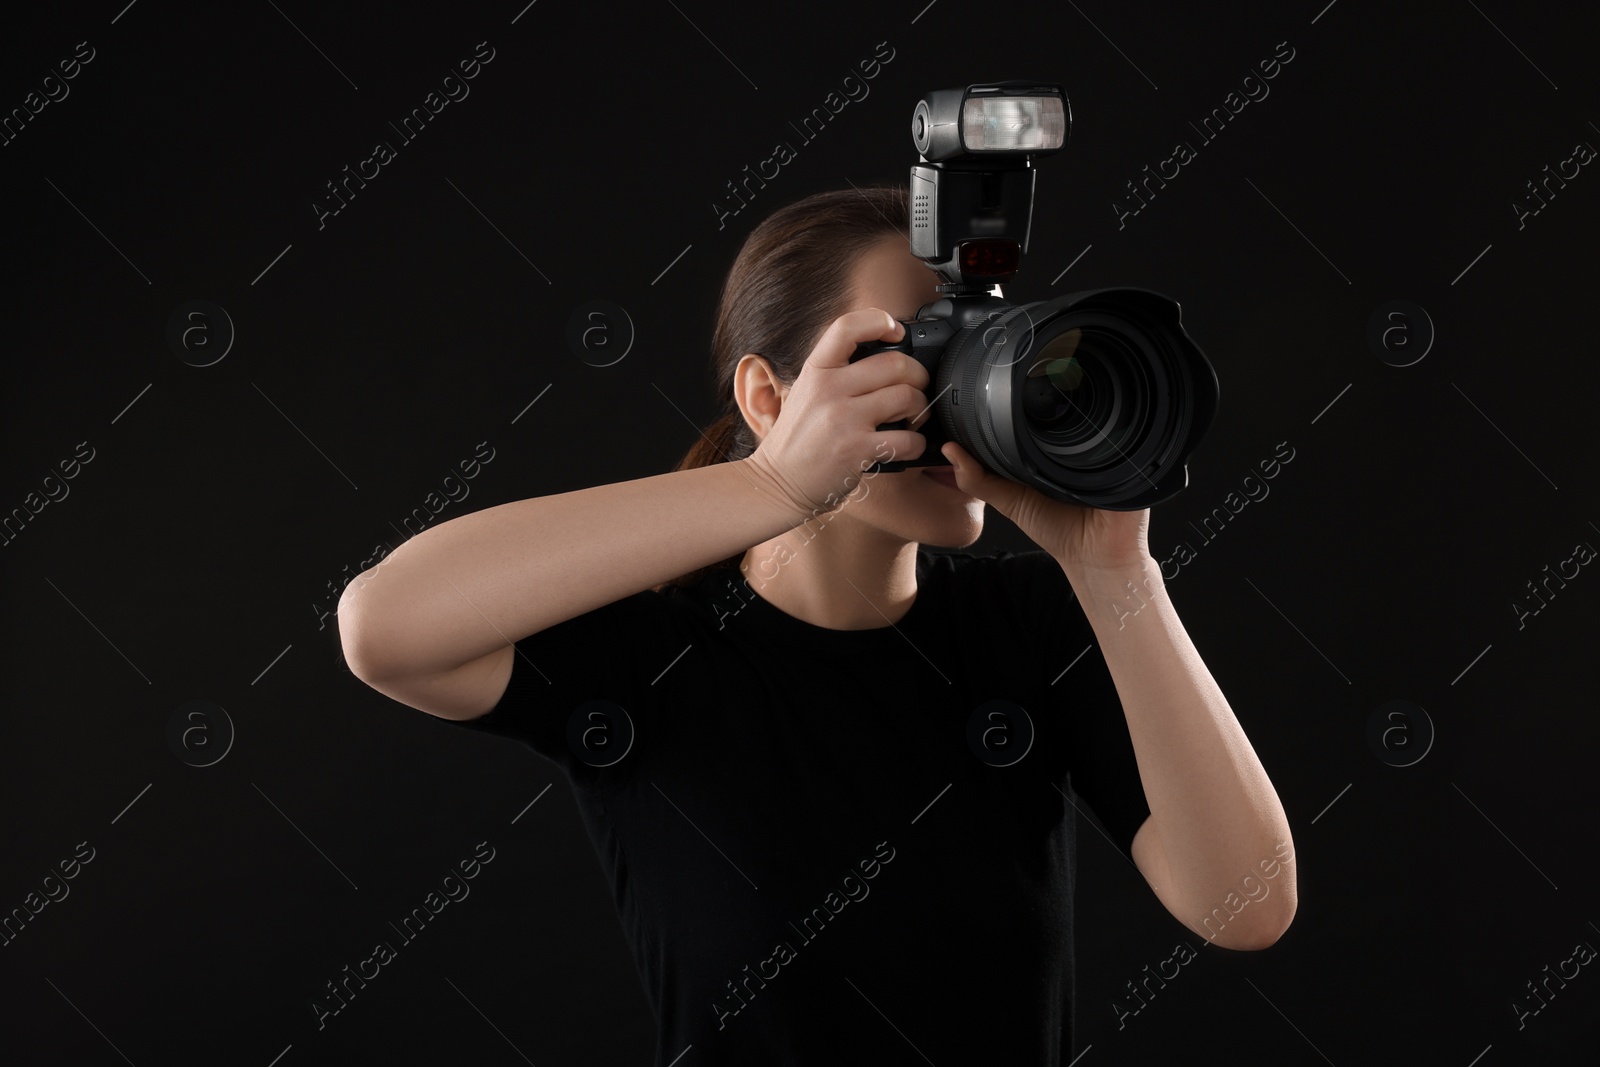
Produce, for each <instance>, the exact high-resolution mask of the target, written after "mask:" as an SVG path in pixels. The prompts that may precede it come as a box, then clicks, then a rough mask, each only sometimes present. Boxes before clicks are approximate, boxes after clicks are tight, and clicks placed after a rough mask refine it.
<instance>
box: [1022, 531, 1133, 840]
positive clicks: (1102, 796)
mask: <svg viewBox="0 0 1600 1067" xmlns="http://www.w3.org/2000/svg"><path fill="white" fill-rule="evenodd" d="M999 560H1000V566H1001V567H1002V568H1003V569H1004V571H1005V573H1007V575H1008V576H1009V577H1010V578H1011V579H1012V582H1011V587H1012V589H1013V590H1014V595H1016V596H1017V597H1018V600H1019V602H1020V603H1021V604H1022V605H1023V606H1024V614H1025V617H1026V619H1027V623H1026V627H1025V629H1026V635H1025V637H1024V641H1025V642H1026V647H1028V648H1029V652H1030V662H1031V663H1033V664H1034V665H1035V668H1036V670H1037V671H1038V679H1037V687H1038V691H1039V692H1040V693H1041V698H1042V700H1043V702H1044V703H1043V705H1042V706H1041V707H1039V709H1038V710H1037V712H1036V713H1035V714H1036V715H1040V716H1049V717H1050V718H1049V720H1048V721H1045V722H1042V723H1040V724H1039V729H1040V730H1041V731H1042V730H1053V729H1057V728H1058V725H1059V729H1060V732H1059V734H1058V741H1059V744H1060V745H1061V748H1062V750H1063V760H1064V764H1065V766H1066V769H1067V772H1068V774H1069V775H1070V781H1071V789H1072V792H1073V793H1075V794H1076V795H1077V796H1078V797H1079V798H1080V799H1081V800H1082V801H1083V802H1085V803H1087V805H1088V807H1089V808H1090V810H1091V811H1093V812H1094V814H1095V816H1096V817H1098V818H1099V820H1100V822H1101V823H1103V824H1104V826H1105V828H1106V831H1107V833H1108V834H1109V836H1110V838H1111V842H1112V843H1113V844H1114V845H1116V847H1117V848H1118V849H1120V850H1121V851H1122V853H1123V855H1125V856H1127V857H1128V858H1129V859H1130V860H1131V859H1132V858H1133V835H1134V834H1135V833H1137V832H1138V829H1139V827H1140V826H1141V825H1143V823H1144V821H1145V819H1147V818H1148V817H1149V816H1150V807H1149V803H1148V802H1147V801H1146V799H1145V795H1144V783H1143V782H1142V781H1141V780H1140V778H1139V765H1138V762H1137V760H1136V759H1135V758H1134V754H1133V739H1132V738H1131V737H1130V736H1129V734H1128V720H1127V716H1126V715H1125V714H1124V713H1123V710H1122V700H1121V698H1120V697H1119V696H1118V695H1117V687H1116V683H1115V682H1113V681H1112V679H1111V670H1110V668H1108V667H1107V666H1106V661H1105V657H1104V656H1103V655H1101V652H1100V646H1099V643H1098V642H1097V641H1096V640H1095V634H1094V630H1093V628H1092V627H1091V626H1090V625H1089V619H1088V616H1087V615H1085V614H1084V611H1083V606H1082V604H1081V603H1080V602H1079V601H1078V597H1077V594H1076V593H1075V591H1074V590H1073V588H1072V583H1071V582H1070V581H1068V580H1067V576H1066V572H1064V571H1063V570H1062V569H1061V565H1060V564H1059V563H1057V562H1056V560H1055V558H1054V557H1053V556H1051V555H1050V553H1048V552H1045V551H1043V550H1038V551H1031V552H1003V553H1000V554H999ZM1030 710H1031V709H1030Z"/></svg>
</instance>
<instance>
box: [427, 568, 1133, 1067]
mask: <svg viewBox="0 0 1600 1067" xmlns="http://www.w3.org/2000/svg"><path fill="white" fill-rule="evenodd" d="M751 584H753V583H746V581H745V579H744V576H743V575H742V574H740V573H739V572H738V571H737V570H736V569H734V568H732V567H721V568H717V569H715V570H713V571H712V572H711V573H710V575H709V576H708V577H706V578H704V579H703V580H702V581H701V582H699V583H698V584H696V585H695V586H692V587H691V588H689V589H677V588H675V587H670V586H669V587H667V588H666V589H664V590H663V591H662V592H660V593H657V592H654V591H652V590H645V591H643V592H640V593H637V594H634V595H633V596H629V597H625V598H623V599H621V600H618V601H616V602H614V603H611V604H608V605H605V606H603V607H601V608H598V609H596V610H594V611H591V612H588V613H586V614H584V615H580V616H578V617H576V618H574V619H570V620H568V621H566V622H564V623H560V624H558V625H556V626H552V627H550V628H548V629H546V630H544V631H542V632H540V633H537V634H534V635H532V636H530V637H528V638H525V639H523V640H521V641H518V642H517V656H516V659H515V665H514V666H513V668H512V671H511V679H510V682H509V684H508V685H507V688H506V692H505V694H504V696H503V697H502V698H501V700H500V702H499V704H497V705H496V706H495V708H494V709H493V710H492V711H490V712H489V713H488V714H486V715H484V716H482V717H480V718H478V719H473V720H466V721H461V722H460V725H462V726H465V727H469V728H472V729H479V730H485V731H488V732H491V733H498V734H503V735H506V736H509V737H513V738H516V739H517V740H519V741H522V742H524V743H526V744H528V745H529V746H531V747H532V748H533V749H534V750H535V751H536V752H538V753H540V754H541V755H544V756H546V757H548V758H550V759H552V760H554V761H555V762H556V763H557V764H559V765H560V766H561V768H562V770H563V772H564V773H565V775H566V777H567V779H568V781H569V782H570V783H571V784H572V787H573V792H574V794H575V795H576V797H577V802H578V805H579V808H580V810H581V812H582V814H583V818H584V821H585V824H586V825H587V828H588V831H589V835H590V838H591V839H592V841H593V842H594V845H595V848H596V851H597V852H598V855H599V858H600V862H601V865H602V868H603V869H604V871H605V873H606V875H607V877H608V878H609V880H610V882H611V886H612V895H613V901H614V903H615V905H616V909H617V913H618V915H619V916H620V918H621V920H622V924H623V928H624V931H625V934H626V937H627V940H628V943H629V945H630V946H631V947H632V950H633V954H634V958H635V960H636V962H637V964H638V967H639V973H640V975H641V977H642V979H643V982H644V986H645V990H646V993H647V995H648V999H649V1002H650V1004H651V1006H652V1008H653V1009H654V1011H655V1015H656V1018H657V1021H658V1024H659V1029H658V1045H657V1057H656V1060H655V1064H656V1067H666V1065H667V1064H669V1063H672V1062H673V1061H674V1060H675V1059H677V1057H679V1055H680V1054H681V1053H684V1052H685V1050H686V1049H688V1048H689V1046H691V1045H692V1046H693V1047H692V1049H689V1051H688V1053H687V1055H683V1057H682V1058H681V1059H677V1065H678V1067H709V1065H721V1064H736V1065H739V1067H749V1065H753V1064H763V1065H765V1064H805V1065H808V1067H809V1065H816V1064H835V1063H839V1062H861V1063H876V1064H883V1065H889V1064H912V1063H918V1064H921V1063H925V1062H927V1061H926V1060H925V1059H924V1056H927V1057H931V1058H932V1059H933V1061H934V1062H937V1063H952V1064H954V1063H1004V1064H1007V1065H1022V1064H1029V1065H1032V1064H1040V1065H1044V1064H1049V1065H1057V1064H1065V1063H1067V1062H1069V1061H1070V1060H1071V1059H1072V1057H1073V1056H1074V1055H1076V1050H1075V1048H1074V1047H1073V1038H1072V1005H1073V921H1074V905H1073V885H1074V875H1075V871H1076V866H1077V860H1076V842H1077V837H1078V834H1079V833H1080V832H1083V833H1094V832H1096V831H1094V830H1093V829H1091V828H1089V827H1087V826H1081V823H1080V821H1079V820H1078V819H1077V818H1076V814H1077V804H1078V803H1079V802H1087V806H1088V807H1089V808H1090V809H1092V811H1093V812H1094V814H1095V815H1097V816H1098V817H1099V818H1100V820H1101V822H1102V823H1103V824H1104V825H1105V827H1106V829H1107V830H1108V831H1109V836H1110V838H1111V840H1112V841H1113V842H1114V843H1115V844H1116V845H1117V847H1118V848H1120V849H1121V850H1122V851H1123V853H1124V854H1126V855H1130V856H1131V845H1132V841H1133V835H1134V832H1135V831H1136V830H1137V829H1138V828H1139V825H1140V824H1141V823H1142V822H1143V821H1144V819H1145V818H1146V816H1148V815H1149V808H1148V807H1147V805H1146V801H1145V796H1144V790H1143V787H1142V785H1141V783H1140V780H1139V774H1138V768H1137V765H1136V763H1135V761H1134V755H1133V746H1132V742H1131V740H1130V738H1129V736H1128V728H1127V721H1126V719H1125V718H1124V716H1123V713H1122V706H1121V703H1120V701H1119V700H1118V697H1117V693H1116V689H1115V686H1114V685H1113V683H1112V680H1111V676H1110V672H1109V671H1108V670H1107V668H1106V665H1105V660H1104V658H1103V657H1102V656H1101V654H1100V650H1099V649H1098V647H1095V644H1094V634H1093V631H1092V630H1091V629H1090V627H1089V622H1088V619H1087V618H1086V617H1085V616H1084V613H1083V609H1082V607H1081V606H1080V605H1079V603H1078V602H1077V600H1076V598H1075V596H1074V594H1073V590H1072V586H1071V584H1070V583H1069V582H1068V581H1067V578H1066V575H1065V574H1064V573H1063V572H1062V570H1061V568H1060V566H1059V565H1058V564H1057V563H1056V562H1055V560H1054V559H1052V558H1051V557H1050V556H1049V554H1048V553H1045V552H1043V551H1030V552H1021V553H1012V552H1003V553H1000V554H999V555H996V556H975V555H972V554H969V553H945V552H940V553H934V552H930V551H928V550H926V549H919V551H918V553H917V587H918V592H917V596H916V598H915V599H914V600H913V602H912V604H911V607H910V609H909V610H908V611H907V613H906V614H905V616H904V618H902V619H901V620H900V621H899V622H898V623H896V624H895V625H894V626H887V625H886V626H882V627H879V628H875V629H869V630H829V629H825V628H822V627H819V626H815V625H812V624H811V623H808V622H804V621H802V620H800V619H797V618H795V617H794V616H791V615H788V614H785V613H784V612H783V611H781V610H779V609H778V608H777V607H776V606H774V605H773V604H771V603H769V602H768V601H766V600H764V599H762V598H761V597H760V595H759V594H757V593H756V592H755V591H754V589H752V587H751ZM619 708H620V709H622V710H621V711H619V710H618V709H619ZM1019 709H1021V710H1019ZM624 712H625V714H624ZM450 721H455V720H450ZM1029 723H1031V733H1032V737H1031V740H1030V739H1029V737H1028V736H1027V735H1028V734H1029V733H1030V730H1029V729H1028V724H1029ZM630 733H631V737H630V736H629V735H630ZM1019 757H1020V758H1019ZM602 764H604V765H602ZM1064 790H1070V791H1071V792H1072V794H1073V796H1074V798H1075V800H1074V801H1069V800H1068V796H1067V793H1066V792H1064ZM1080 827H1081V829H1080ZM552 1022H555V1020H552ZM913 1046H914V1047H913ZM919 1050H920V1051H919Z"/></svg>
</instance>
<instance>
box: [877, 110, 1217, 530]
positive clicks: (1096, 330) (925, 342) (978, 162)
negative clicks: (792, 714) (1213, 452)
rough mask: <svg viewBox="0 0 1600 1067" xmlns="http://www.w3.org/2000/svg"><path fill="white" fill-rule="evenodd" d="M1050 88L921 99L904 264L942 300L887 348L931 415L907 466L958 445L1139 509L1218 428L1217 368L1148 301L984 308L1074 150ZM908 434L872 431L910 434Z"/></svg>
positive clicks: (1075, 493) (1110, 292)
mask: <svg viewBox="0 0 1600 1067" xmlns="http://www.w3.org/2000/svg"><path fill="white" fill-rule="evenodd" d="M1071 123H1072V112H1071V108H1070V105H1069V104H1068V101H1067V95H1066V92H1065V91H1064V90H1063V89H1062V87H1061V86H1060V85H1056V84H1049V83H1039V82H1027V81H1005V82H994V83H989V84H982V85H969V86H967V87H966V88H965V89H941V90H938V91H935V92H931V93H928V94H927V95H926V96H924V97H923V98H922V99H921V100H919V101H918V102H917V106H916V110H915V111H914V112H913V114H912V116H911V138H912V141H913V142H914V143H915V144H916V147H917V151H918V153H920V159H919V161H918V162H917V163H915V164H913V165H912V167H911V183H910V197H911V203H910V208H911V234H910V238H911V252H912V254H913V255H915V256H918V257H920V258H921V259H922V260H923V261H924V262H925V263H927V264H928V266H929V268H931V269H932V270H933V271H934V272H935V273H937V274H938V275H939V277H940V278H941V279H942V283H941V284H940V285H939V286H938V287H937V291H938V292H939V293H941V294H942V295H941V296H940V298H939V299H937V300H935V301H934V302H933V303H931V304H925V305H923V307H922V308H920V309H919V310H918V311H917V315H916V317H915V318H913V319H903V320H901V322H902V324H903V325H904V326H905V336H904V337H903V338H902V339H901V340H900V341H898V342H895V343H892V344H891V343H887V342H881V341H879V342H870V343H867V344H862V345H858V346H857V347H856V351H855V353H854V354H853V355H851V357H850V360H851V362H854V361H855V360H858V359H866V358H869V357H871V356H872V355H873V354H875V353H877V352H883V351H889V350H893V351H897V352H904V353H906V354H907V355H909V356H911V357H912V358H913V359H915V360H917V361H918V362H919V363H921V364H922V365H923V366H924V367H926V368H927V369H928V378H929V381H930V383H931V388H932V393H933V395H932V397H931V402H930V405H929V406H930V407H931V408H932V409H933V410H932V412H931V413H930V414H929V416H928V418H927V420H926V421H925V422H924V423H923V424H922V426H920V427H919V428H918V430H919V432H920V433H922V434H923V435H924V436H925V437H926V439H927V447H926V448H925V449H924V450H923V452H922V454H921V455H920V456H919V457H917V458H915V459H907V460H893V461H886V462H878V463H874V464H872V465H871V466H869V467H866V468H864V471H874V472H875V471H901V470H904V469H906V468H907V467H918V466H930V465H934V464H942V463H943V462H944V460H943V457H942V456H941V455H940V454H939V446H940V445H942V444H943V443H944V442H945V441H947V440H953V441H955V442H956V443H957V444H959V445H961V447H963V448H965V449H966V450H967V451H968V452H969V453H970V454H971V455H972V456H973V457H974V458H976V459H977V460H978V461H979V462H980V463H982V464H983V466H984V467H985V468H986V469H988V470H990V471H993V472H995V473H996V474H999V475H1001V476H1003V477H1005V478H1009V479H1011V480H1012V481H1015V482H1020V483H1022V484H1024V485H1030V486H1033V487H1034V488H1035V489H1038V490H1039V491H1040V492H1042V493H1044V494H1045V495H1046V496H1049V497H1051V498H1053V499H1056V500H1061V501H1065V502H1068V503H1074V504H1083V505H1087V506H1090V507H1097V508H1104V509H1107V510H1110V511H1134V510H1138V509H1140V508H1146V507H1149V506H1150V505H1152V504H1155V503H1158V502H1160V501H1162V500H1166V499H1167V498H1168V497H1171V496H1172V495H1174V494H1175V493H1177V492H1178V491H1179V490H1180V489H1182V488H1184V487H1185V486H1186V485H1188V484H1189V470H1188V467H1187V465H1186V461H1187V459H1188V456H1189V454H1190V453H1191V452H1192V451H1193V450H1194V448H1195V446H1196V445H1197V444H1199V441H1200V438H1201V436H1202V435H1203V434H1204V433H1205V431H1206V428H1207V427H1208V426H1209V425H1210V424H1211V421H1212V419H1213V418H1214V417H1215V415H1216V409H1217V397H1218V386H1217V376H1216V372H1215V371H1214V370H1213V369H1212V366H1211V363H1210V362H1209V361H1208V360H1207V359H1206V357H1205V353H1203V352H1202V351H1200V348H1199V346H1198V345H1196V344H1195V343H1194V341H1193V340H1192V339H1191V338H1190V337H1189V335H1188V334H1187V333H1186V332H1185V331H1184V328H1183V322H1182V318H1181V313H1180V309H1179V307H1178V304H1177V303H1176V302H1175V301H1173V300H1169V299H1168V298H1166V297H1164V296H1162V295H1161V294H1159V293H1155V292H1152V291H1150V290H1148V289H1130V288H1120V289H1088V290H1083V291H1081V292H1076V293H1069V294H1067V295H1066V296H1061V297H1057V298H1055V299H1053V300H1042V301H1035V302H1033V303H1027V304H1012V303H1008V302H1007V301H1005V300H1003V299H1001V298H1000V297H998V296H995V295H993V290H994V288H995V286H997V285H999V284H1002V283H1006V282H1010V281H1011V280H1012V279H1013V278H1014V277H1015V276H1016V273H1017V270H1018V269H1019V268H1020V267H1021V266H1022V254H1023V253H1024V252H1026V251H1027V250H1028V230H1029V227H1030V225H1031V223H1032V218H1033V190H1034V178H1035V176H1036V175H1037V173H1038V171H1037V169H1036V168H1035V166H1034V161H1035V160H1037V159H1040V158H1043V157H1045V156H1049V155H1052V154H1053V153H1055V152H1058V151H1060V150H1061V149H1062V148H1063V147H1064V146H1065V145H1066V143H1067V134H1068V132H1069V130H1070V127H1071ZM911 421H912V420H909V419H902V420H901V421H899V422H895V423H888V424H885V425H883V426H879V427H878V429H880V430H890V429H893V430H903V429H908V428H909V426H910V422H911Z"/></svg>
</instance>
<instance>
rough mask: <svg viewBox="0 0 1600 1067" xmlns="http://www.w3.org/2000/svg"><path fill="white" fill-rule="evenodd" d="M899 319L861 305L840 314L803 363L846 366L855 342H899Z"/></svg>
mask: <svg viewBox="0 0 1600 1067" xmlns="http://www.w3.org/2000/svg"><path fill="white" fill-rule="evenodd" d="M905 332H906V330H905V327H904V326H902V325H901V324H900V320H899V319H897V318H895V317H894V316H893V315H891V314H889V313H888V312H887V311H885V310H883V309H882V308H862V309H861V310H859V311H851V312H848V313H847V314H844V315H841V316H839V317H838V318H837V319H834V320H833V321H832V322H831V323H829V324H828V328H827V329H826V330H824V331H823V332H822V336H821V337H820V338H818V339H817V343H816V345H815V347H813V348H812V350H811V355H810V356H808V357H807V358H806V365H807V366H812V365H816V366H818V367H822V368H833V367H847V366H849V365H850V357H851V356H853V355H855V351H856V345H859V344H864V343H866V342H868V341H898V340H900V339H901V338H902V337H904V336H905Z"/></svg>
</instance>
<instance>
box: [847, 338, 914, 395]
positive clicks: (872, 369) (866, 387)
mask: <svg viewBox="0 0 1600 1067" xmlns="http://www.w3.org/2000/svg"><path fill="white" fill-rule="evenodd" d="M838 381H839V383H840V386H841V388H842V389H843V391H844V393H845V395H846V396H862V395H863V394H866V393H870V392H872V391H873V390H874V389H882V388H883V387H884V386H886V385H894V384H895V383H897V382H906V383H909V384H910V385H914V386H916V387H917V388H918V389H921V390H923V391H926V390H927V388H928V384H929V381H930V379H929V377H928V368H927V367H925V366H923V365H922V364H921V363H920V362H919V361H918V360H916V359H914V358H912V357H911V356H908V355H906V354H905V353H904V352H896V351H894V350H892V349H891V350H888V351H884V352H874V353H873V354H872V355H870V356H865V357H863V358H861V359H858V360H856V361H855V362H854V363H851V364H848V365H847V366H845V367H844V368H843V369H842V370H840V372H839V375H838Z"/></svg>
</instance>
